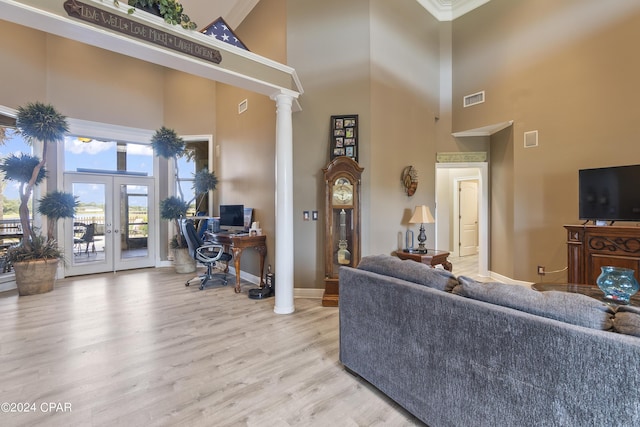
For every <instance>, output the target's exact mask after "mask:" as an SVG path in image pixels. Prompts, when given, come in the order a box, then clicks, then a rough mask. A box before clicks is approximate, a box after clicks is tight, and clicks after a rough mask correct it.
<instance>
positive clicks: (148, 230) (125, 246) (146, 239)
mask: <svg viewBox="0 0 640 427" xmlns="http://www.w3.org/2000/svg"><path fill="white" fill-rule="evenodd" d="M114 179H115V188H117V189H118V191H117V194H116V195H115V196H116V197H117V198H118V200H117V202H116V205H117V206H119V209H120V210H119V213H118V224H117V226H116V227H114V230H113V231H114V238H115V248H114V250H115V258H116V270H123V269H128V268H141V267H151V266H153V265H154V258H153V250H152V249H153V247H154V246H153V242H154V241H155V239H154V234H153V232H152V230H153V225H154V220H153V212H152V207H153V191H152V190H153V179H151V178H140V177H127V178H121V177H115V178H114Z"/></svg>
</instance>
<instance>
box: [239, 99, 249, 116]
mask: <svg viewBox="0 0 640 427" xmlns="http://www.w3.org/2000/svg"><path fill="white" fill-rule="evenodd" d="M247 108H249V101H248V100H246V99H245V100H244V101H242V102H240V103H239V104H238V114H242V113H244V112H245V111H247Z"/></svg>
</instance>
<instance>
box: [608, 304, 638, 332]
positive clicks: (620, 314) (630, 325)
mask: <svg viewBox="0 0 640 427" xmlns="http://www.w3.org/2000/svg"><path fill="white" fill-rule="evenodd" d="M613 330H614V331H616V332H618V333H621V334H625V335H633V336H636V337H640V308H638V307H633V306H628V305H621V306H618V310H617V311H616V315H615V317H614V318H613Z"/></svg>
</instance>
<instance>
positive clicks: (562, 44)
mask: <svg viewBox="0 0 640 427" xmlns="http://www.w3.org/2000/svg"><path fill="white" fill-rule="evenodd" d="M639 38H640V3H638V2H637V1H634V0H622V1H619V2H616V4H615V7H612V5H611V4H610V3H608V2H602V1H598V0H565V1H562V2H551V1H540V0H521V1H518V2H513V1H511V0H492V1H491V2H489V3H487V4H485V5H484V6H482V7H480V8H479V9H476V10H475V11H473V12H471V13H469V14H468V15H465V16H463V17H461V18H459V19H457V20H456V21H454V23H453V69H454V78H453V118H454V130H455V131H460V130H465V129H470V128H475V127H479V126H484V125H489V124H493V123H498V122H502V121H505V120H510V119H513V120H514V121H515V123H514V126H513V129H512V130H511V132H512V144H513V146H512V147H511V149H512V150H513V154H512V159H509V155H508V147H503V146H502V145H503V144H505V141H504V140H502V139H500V140H496V137H495V136H494V138H492V142H491V158H492V161H493V160H495V154H497V153H506V154H507V156H506V157H505V158H504V162H503V163H501V164H500V168H501V170H503V171H504V172H507V171H509V170H511V171H512V172H513V176H512V177H510V176H509V174H508V173H501V174H494V175H493V176H494V178H495V179H494V180H493V181H492V188H493V194H494V196H496V195H497V194H503V196H504V200H501V201H500V203H498V202H497V200H494V203H493V204H492V216H493V222H492V224H494V226H496V225H499V226H500V230H501V231H500V232H498V230H497V229H496V228H494V229H492V236H491V241H492V244H493V245H492V252H491V264H490V269H491V270H493V271H495V272H497V273H500V274H504V275H506V276H509V277H512V278H515V279H520V280H529V281H535V280H538V276H537V275H536V266H537V265H544V266H546V268H547V270H556V269H562V268H563V267H565V266H566V262H567V257H566V246H565V232H564V229H563V228H562V225H563V224H566V223H577V221H578V170H579V169H581V168H588V167H601V166H613V165H625V164H637V163H640V145H638V142H637V120H638V113H639V112H640V110H639V108H638V105H637V99H636V98H637V97H636V95H637V93H639V91H640V79H638V75H640V58H639V57H638V55H635V54H632V53H631V52H635V51H636V50H637V49H636V48H637V40H638V39H639ZM480 90H485V91H486V102H485V103H484V104H481V105H477V106H473V107H470V108H465V109H463V108H462V107H461V105H462V97H463V95H466V94H471V93H474V92H478V91H480ZM531 130H538V132H539V144H540V145H539V147H537V148H528V149H525V148H524V147H523V134H524V132H526V131H531ZM499 138H504V136H502V135H501V136H499ZM509 144H510V143H509ZM494 199H495V197H494ZM509 199H512V201H510V200H509ZM511 216H512V218H513V220H512V221H513V224H510V221H511V219H510V217H511ZM502 218H505V223H504V224H497V222H498V221H500V220H501V219H502ZM502 239H506V241H507V242H506V248H504V247H500V245H501V243H500V242H502ZM510 239H512V241H511V242H510ZM511 248H512V249H513V250H510V249H511ZM509 254H512V255H511V258H512V260H511V262H509V261H510V257H509ZM565 277H566V276H565V275H564V273H561V274H557V275H553V276H547V277H545V280H563V279H564V278H565Z"/></svg>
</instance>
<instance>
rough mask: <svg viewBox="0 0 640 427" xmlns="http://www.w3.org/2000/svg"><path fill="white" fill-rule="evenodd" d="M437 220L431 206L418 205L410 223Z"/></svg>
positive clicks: (425, 222) (424, 222)
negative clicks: (432, 213)
mask: <svg viewBox="0 0 640 427" xmlns="http://www.w3.org/2000/svg"><path fill="white" fill-rule="evenodd" d="M432 222H436V221H435V220H434V219H433V216H432V215H431V211H430V210H429V206H425V205H422V206H416V210H415V211H413V216H412V217H411V219H410V220H409V224H430V223H432Z"/></svg>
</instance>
